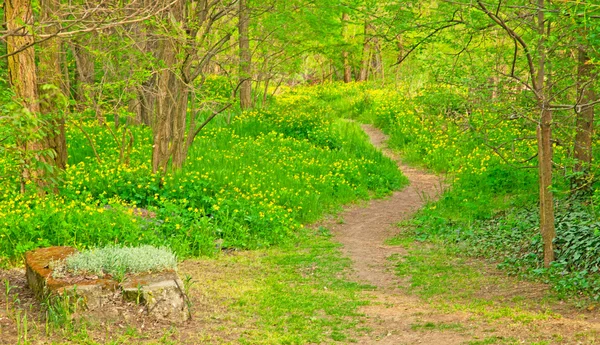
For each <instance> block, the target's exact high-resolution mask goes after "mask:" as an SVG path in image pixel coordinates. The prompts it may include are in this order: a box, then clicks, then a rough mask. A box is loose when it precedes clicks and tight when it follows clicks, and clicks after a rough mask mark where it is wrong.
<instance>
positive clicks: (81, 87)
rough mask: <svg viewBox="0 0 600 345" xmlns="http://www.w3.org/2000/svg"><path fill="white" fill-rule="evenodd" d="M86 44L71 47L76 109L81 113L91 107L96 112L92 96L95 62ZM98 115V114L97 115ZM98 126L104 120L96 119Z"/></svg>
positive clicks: (94, 98) (89, 43)
mask: <svg viewBox="0 0 600 345" xmlns="http://www.w3.org/2000/svg"><path fill="white" fill-rule="evenodd" d="M86 41H87V42H75V43H74V47H73V55H74V56H75V66H76V69H75V84H76V88H77V89H76V92H75V100H76V101H77V109H78V110H79V111H82V110H83V109H85V108H88V107H90V106H93V107H94V109H95V110H96V95H95V94H94V82H95V80H94V79H95V62H94V56H93V55H92V54H91V53H90V52H89V51H88V48H86V47H90V46H91V40H89V39H88V40H86ZM97 115H99V114H97ZM98 122H99V123H100V124H103V123H104V119H103V118H102V117H101V116H100V117H99V118H98Z"/></svg>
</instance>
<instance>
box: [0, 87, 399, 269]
mask: <svg viewBox="0 0 600 345" xmlns="http://www.w3.org/2000/svg"><path fill="white" fill-rule="evenodd" d="M311 97H312V93H311V91H310V90H307V91H305V92H304V93H290V94H289V95H285V96H281V97H280V99H278V100H277V101H276V105H275V106H273V107H272V108H270V109H267V110H254V111H249V112H246V113H243V114H237V115H236V114H233V117H232V121H231V122H230V123H227V122H224V121H218V122H215V123H212V124H211V125H209V126H208V127H207V128H205V129H204V130H203V131H202V132H201V133H200V135H199V136H198V137H197V138H196V140H195V142H194V145H193V147H192V148H191V150H190V152H189V157H188V160H187V162H186V164H185V165H184V167H183V168H182V169H181V170H179V171H168V172H167V173H165V174H164V175H161V174H152V172H151V155H150V148H151V147H152V143H151V133H150V130H149V128H144V127H132V126H130V127H125V126H122V127H120V128H119V129H113V128H111V126H112V124H108V125H107V126H98V124H97V123H95V122H93V121H90V122H86V123H83V124H82V125H81V126H80V127H81V128H83V129H84V130H85V133H86V135H84V134H83V133H82V132H81V131H80V129H79V126H78V127H69V128H68V131H67V136H68V138H67V141H68V144H69V154H70V156H69V166H68V167H67V169H66V170H65V171H64V173H62V174H61V175H60V183H59V185H58V190H59V194H58V195H49V196H47V197H46V198H43V199H41V198H38V197H37V195H22V194H20V193H19V192H18V178H16V177H15V178H14V179H4V180H2V181H0V182H1V183H0V218H1V221H0V239H1V241H0V266H5V267H6V266H11V265H14V264H16V263H18V262H19V261H20V260H21V258H22V255H23V253H25V252H26V251H28V250H31V249H34V248H37V247H44V246H50V245H70V246H75V247H77V248H79V249H85V248H92V247H98V246H105V245H108V244H118V245H125V246H137V245H140V244H148V245H154V246H157V247H161V246H165V247H169V248H171V249H172V250H173V251H174V252H175V253H176V254H177V255H178V256H179V257H181V258H186V257H198V256H204V255H214V254H215V253H216V252H217V250H216V246H215V243H219V246H218V247H220V248H230V249H231V248H236V249H261V248H267V247H270V246H281V245H289V244H290V243H293V242H294V241H295V238H296V235H297V234H298V233H299V231H300V229H301V227H302V225H303V224H306V223H309V222H312V221H315V220H317V219H319V218H320V217H322V216H323V215H324V214H326V213H331V212H336V211H337V210H339V209H340V208H341V206H342V205H344V204H347V203H351V202H356V201H358V200H365V199H370V198H372V197H378V196H383V195H386V194H389V193H390V192H391V191H393V190H396V189H399V188H401V187H402V186H404V185H406V183H407V180H406V178H405V177H404V176H402V174H401V173H400V172H399V171H398V170H397V169H396V166H395V164H394V162H392V161H391V160H389V159H387V158H385V157H384V156H383V155H382V154H381V153H380V152H378V151H377V150H376V149H374V148H373V147H372V146H371V145H370V144H369V143H368V140H367V137H366V135H365V134H364V133H363V132H362V131H361V130H360V127H359V126H358V124H355V123H349V122H347V121H343V120H341V119H339V118H338V117H337V114H336V113H335V112H334V111H333V110H332V109H330V108H328V107H326V106H323V105H322V104H321V103H320V102H319V101H318V100H314V101H307V100H310V99H312V98H311ZM124 131H127V133H129V132H131V134H132V135H133V138H134V142H133V146H132V147H131V150H129V149H128V150H125V152H126V155H127V159H120V155H121V148H120V146H119V143H118V142H115V140H114V137H113V133H112V132H114V135H115V136H116V137H117V138H119V137H121V135H122V134H123V133H124ZM88 137H89V140H88ZM92 146H93V147H92ZM93 148H95V150H96V152H97V154H98V158H96V155H95V154H94V152H93V151H94V150H93ZM8 158H10V157H8ZM8 158H6V157H5V158H0V163H2V164H4V163H6V164H9V163H10V162H12V161H10V162H9V161H8V160H7V159H8ZM7 169H8V168H7ZM139 209H143V210H144V212H145V210H149V212H150V214H153V215H154V217H141V216H140V212H138V211H136V210H139Z"/></svg>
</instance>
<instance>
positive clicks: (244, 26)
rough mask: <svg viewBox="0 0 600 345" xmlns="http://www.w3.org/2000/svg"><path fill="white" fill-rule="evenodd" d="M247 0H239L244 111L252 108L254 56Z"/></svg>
mask: <svg viewBox="0 0 600 345" xmlns="http://www.w3.org/2000/svg"><path fill="white" fill-rule="evenodd" d="M249 12H250V11H249V9H248V3H247V0H239V23H238V30H239V33H240V42H239V46H240V66H239V70H240V106H241V107H242V109H248V108H251V107H252V56H251V54H250V39H249V37H248V24H249V21H250V13H249Z"/></svg>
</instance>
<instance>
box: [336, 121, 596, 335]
mask: <svg viewBox="0 0 600 345" xmlns="http://www.w3.org/2000/svg"><path fill="white" fill-rule="evenodd" d="M363 129H364V131H365V132H366V133H367V134H368V135H369V137H370V139H371V142H372V143H373V145H374V146H376V147H378V148H380V149H382V151H383V153H384V154H385V155H386V156H388V157H390V158H392V159H394V160H396V161H397V163H398V168H399V169H400V170H401V171H402V172H403V173H404V174H405V175H406V176H407V177H408V179H409V181H410V185H409V186H408V187H407V188H405V189H404V190H402V191H399V192H395V193H394V194H393V195H391V196H390V197H389V198H387V199H385V200H373V201H371V202H369V203H368V204H367V205H365V206H363V207H354V208H350V209H348V210H346V211H345V212H343V214H342V217H343V221H342V222H339V221H338V222H336V221H335V220H330V221H329V222H328V224H326V225H327V226H329V227H330V228H331V230H332V233H333V235H334V239H335V240H336V241H339V242H340V243H341V244H342V245H343V252H344V253H345V255H347V256H348V257H349V258H351V260H352V262H353V275H354V279H356V280H357V281H359V282H362V283H366V284H369V285H372V286H373V291H372V292H370V293H369V295H370V296H368V297H369V299H370V300H372V301H374V302H373V303H371V304H370V305H368V306H366V307H364V308H363V310H362V312H364V314H365V315H366V317H367V320H368V321H367V323H366V325H365V326H366V327H367V328H369V329H371V330H372V331H371V332H370V333H369V334H368V335H366V336H363V337H361V338H360V339H358V341H357V343H358V344H365V345H368V344H432V345H434V344H478V343H479V344H505V343H508V344H513V343H515V344H529V343H536V344H538V343H543V344H596V343H600V336H599V334H600V319H599V315H598V313H597V312H583V311H580V310H577V309H574V308H573V307H570V306H565V305H564V304H561V303H558V302H557V303H556V304H555V305H552V306H551V307H550V308H551V313H549V315H553V317H551V318H549V319H547V318H546V319H543V318H542V320H533V321H530V322H514V320H510V319H502V318H498V319H497V320H494V321H489V320H486V319H485V318H482V317H480V316H478V315H475V314H473V313H470V312H456V311H447V310H444V308H441V307H440V304H439V303H438V304H435V303H429V302H427V301H424V300H422V299H420V298H419V297H416V296H414V295H411V294H409V293H407V289H406V287H407V285H408V284H409V282H408V280H410V277H404V278H400V277H398V276H396V275H395V274H394V272H393V269H394V267H393V262H392V261H393V260H390V257H391V256H398V257H400V258H402V257H403V256H405V255H406V254H407V253H406V249H405V248H403V247H400V246H388V245H386V244H385V241H386V240H387V239H389V238H391V237H393V236H394V235H396V234H397V233H398V232H399V231H401V228H399V227H398V226H396V225H397V224H398V223H399V222H401V221H403V220H407V219H409V218H410V217H411V216H412V215H413V214H414V213H415V212H416V211H417V210H419V209H420V208H421V207H423V206H424V205H425V203H426V202H428V201H431V200H434V199H435V198H437V197H438V196H439V195H440V194H441V191H442V190H443V188H444V183H443V181H442V180H441V178H439V177H438V176H435V175H433V174H430V173H428V172H426V171H423V170H420V169H417V168H414V167H412V166H408V165H406V164H404V163H403V162H402V161H401V159H400V158H399V156H397V155H396V154H394V153H393V152H392V151H391V150H389V149H388V148H387V147H386V140H387V137H386V136H385V135H384V134H383V133H382V132H381V131H379V130H378V129H376V128H374V127H372V126H369V125H363ZM473 264H474V265H478V267H479V268H483V269H484V270H485V271H486V274H488V275H500V276H502V277H501V278H500V279H503V281H504V282H505V283H503V284H501V286H500V285H495V286H485V287H484V289H483V290H484V291H482V292H481V294H482V295H485V296H486V298H490V299H493V300H496V301H498V300H503V301H510V300H511V297H513V296H515V295H518V296H523V297H524V298H526V299H529V300H530V302H531V303H527V305H528V308H530V309H531V312H532V313H535V312H537V311H539V309H540V308H539V307H538V305H541V301H542V300H543V298H544V295H545V293H546V292H547V290H548V287H547V286H545V285H543V284H536V283H529V282H523V281H519V280H517V279H513V278H509V277H507V276H506V274H505V273H503V272H500V271H498V270H497V269H495V268H494V267H493V266H491V265H489V264H486V263H484V262H480V261H475V260H474V262H473ZM538 301H539V302H540V303H539V304H538V303H537V302H538ZM544 306H545V308H547V304H544ZM419 325H430V326H431V327H430V328H434V329H427V327H419ZM444 325H446V326H448V325H449V326H448V327H444ZM452 325H460V327H458V326H457V327H452ZM435 328H439V329H435ZM453 328H456V329H453Z"/></svg>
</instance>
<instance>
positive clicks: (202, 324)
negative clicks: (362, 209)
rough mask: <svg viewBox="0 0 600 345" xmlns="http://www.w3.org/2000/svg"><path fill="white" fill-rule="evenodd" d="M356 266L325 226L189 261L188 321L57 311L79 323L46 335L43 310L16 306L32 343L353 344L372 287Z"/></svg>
mask: <svg viewBox="0 0 600 345" xmlns="http://www.w3.org/2000/svg"><path fill="white" fill-rule="evenodd" d="M349 266H350V260H349V259H347V258H344V257H343V256H342V255H341V253H340V250H339V245H337V244H334V243H332V242H331V241H330V239H329V236H328V234H327V232H326V231H324V230H323V229H321V231H315V232H314V233H313V232H312V231H310V232H307V233H306V234H305V235H304V236H303V240H301V241H299V242H297V243H296V244H295V246H294V247H289V248H271V249H263V250H255V251H248V252H240V253H237V254H233V255H219V256H217V257H215V258H203V259H192V260H190V261H187V262H185V263H183V264H182V265H181V267H180V269H179V271H180V274H182V275H186V274H189V275H191V276H192V277H193V279H194V281H195V283H194V284H192V286H191V288H190V297H191V300H192V302H193V303H192V306H191V312H192V320H191V321H190V322H189V323H185V324H181V325H172V326H171V327H164V325H163V326H160V325H159V326H157V327H152V326H147V327H146V328H140V324H136V323H135V322H132V323H129V322H121V321H122V320H121V321H120V322H119V325H120V326H118V327H117V326H116V325H114V324H112V323H111V322H106V321H105V322H99V321H98V320H95V319H93V318H92V319H88V318H86V316H85V315H79V314H78V315H76V316H75V315H74V314H72V313H64V312H62V313H59V312H54V314H53V315H56V316H57V317H59V316H60V317H63V316H67V317H72V316H75V320H76V321H74V320H72V319H70V318H69V320H70V321H69V322H67V323H66V326H65V325H64V324H63V326H61V327H50V328H49V329H50V333H48V334H46V333H45V331H44V328H45V326H44V321H43V320H40V319H38V316H39V315H36V314H35V312H32V311H31V310H29V311H27V310H26V309H25V308H24V306H21V305H14V306H11V307H12V308H14V309H15V310H22V312H23V313H27V314H28V318H29V320H31V321H30V323H29V326H28V327H29V328H28V330H29V332H28V337H29V338H28V339H29V341H30V342H31V343H42V342H44V343H47V342H49V341H52V343H55V344H84V343H85V344H122V343H126V342H130V343H139V342H144V343H149V344H200V343H202V344H224V343H235V344H312V343H319V344H333V343H340V342H341V343H351V342H353V341H354V340H355V339H356V338H357V337H359V336H361V335H363V334H365V333H366V332H367V331H368V329H366V328H365V326H364V324H363V322H364V320H363V319H362V314H361V313H360V312H359V311H358V308H359V307H360V306H363V305H366V304H368V301H367V300H365V296H364V295H363V294H362V291H365V290H366V289H368V287H367V286H362V285H360V284H357V283H353V282H349V281H348V280H347V278H346V273H347V272H348V271H347V268H348V267H349ZM0 315H2V314H1V313H0ZM79 317H83V318H82V319H79ZM9 319H11V318H7V320H9ZM60 320H63V319H62V318H61V319H60ZM67 326H68V327H67ZM8 330H10V329H8Z"/></svg>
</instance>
